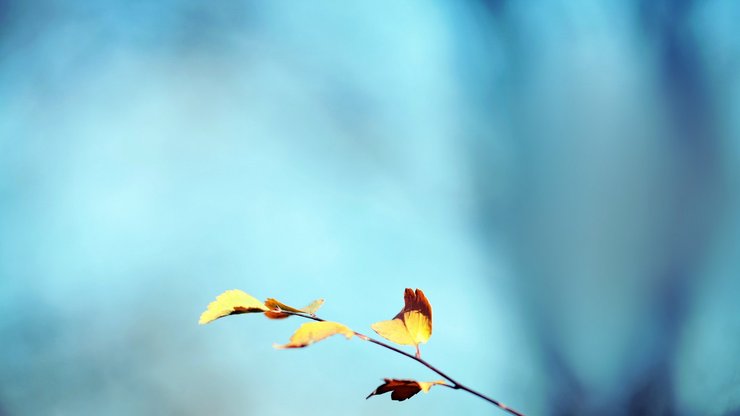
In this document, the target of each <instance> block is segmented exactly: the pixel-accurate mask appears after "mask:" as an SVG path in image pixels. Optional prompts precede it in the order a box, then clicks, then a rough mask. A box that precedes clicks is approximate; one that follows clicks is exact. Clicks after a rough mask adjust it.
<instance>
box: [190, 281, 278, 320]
mask: <svg viewBox="0 0 740 416" xmlns="http://www.w3.org/2000/svg"><path fill="white" fill-rule="evenodd" d="M267 310H268V309H267V307H266V306H265V304H264V303H262V302H260V301H259V300H257V299H256V298H254V297H253V296H251V295H249V294H247V293H244V292H242V291H241V290H237V289H234V290H227V291H226V292H224V293H222V294H220V295H218V297H217V298H216V300H215V301H213V302H211V303H210V304H209V305H208V308H207V309H206V310H205V312H203V313H202V314H201V315H200V320H198V323H199V324H201V325H204V324H207V323H209V322H213V321H215V320H216V319H218V318H223V317H224V316H229V315H236V314H240V313H258V312H265V311H267Z"/></svg>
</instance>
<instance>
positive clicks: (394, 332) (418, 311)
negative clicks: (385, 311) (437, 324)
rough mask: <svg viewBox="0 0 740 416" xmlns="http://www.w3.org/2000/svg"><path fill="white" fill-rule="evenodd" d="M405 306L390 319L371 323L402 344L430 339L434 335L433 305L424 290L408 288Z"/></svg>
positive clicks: (390, 338) (376, 329)
mask: <svg viewBox="0 0 740 416" xmlns="http://www.w3.org/2000/svg"><path fill="white" fill-rule="evenodd" d="M403 300H404V307H403V309H401V312H399V313H398V314H397V315H396V316H395V317H394V318H393V319H391V320H390V321H381V322H376V323H374V324H372V325H371V327H372V328H373V330H374V331H375V332H377V333H378V335H380V336H381V337H383V338H385V339H387V340H389V341H392V342H395V343H396V344H401V345H414V346H416V347H417V355H418V347H419V344H420V343H425V342H427V341H429V337H431V336H432V305H430V304H429V300H427V298H426V296H425V295H424V292H422V291H421V289H416V291H415V292H414V291H413V290H411V289H406V290H405V291H404V295H403Z"/></svg>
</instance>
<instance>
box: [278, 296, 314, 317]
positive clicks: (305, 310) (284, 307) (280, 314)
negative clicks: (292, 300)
mask: <svg viewBox="0 0 740 416" xmlns="http://www.w3.org/2000/svg"><path fill="white" fill-rule="evenodd" d="M323 304H324V299H317V300H315V301H313V302H311V304H309V305H308V306H306V307H305V308H303V309H296V308H294V307H292V306H288V305H286V304H284V303H282V302H280V301H278V300H276V299H273V298H268V299H267V300H266V301H265V306H267V308H268V309H269V311H267V312H265V316H266V317H268V318H270V319H283V318H287V317H289V316H290V314H287V313H283V312H281V311H288V312H294V313H307V314H309V315H314V313H315V312H316V311H317V310H318V309H319V308H320V307H321V305H323Z"/></svg>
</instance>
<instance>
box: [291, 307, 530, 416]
mask: <svg viewBox="0 0 740 416" xmlns="http://www.w3.org/2000/svg"><path fill="white" fill-rule="evenodd" d="M279 312H281V313H284V314H287V315H294V316H300V317H301V318H306V319H312V320H314V321H319V322H326V320H325V319H321V318H319V317H318V316H316V315H310V314H305V313H298V312H288V311H284V310H280V311H279ZM352 332H354V333H355V336H356V337H357V338H360V339H362V340H363V341H369V342H372V343H373V344H377V345H380V346H381V347H383V348H387V349H389V350H391V351H393V352H396V353H398V354H401V355H404V356H406V357H408V358H411V359H412V360H414V361H416V362H418V363H420V364H421V365H423V366H425V367H426V368H428V369H430V370H432V371H434V372H435V373H437V374H439V375H440V376H442V377H443V378H445V379H446V380H447V381H449V382H450V383H452V384H451V385H450V384H442V385H443V386H447V387H449V388H451V389H453V390H465V391H467V392H468V393H470V394H472V395H475V396H478V397H479V398H481V399H483V400H485V401H487V402H489V403H492V404H494V405H496V406H498V407H499V408H500V409H501V410H504V411H506V412H509V413H511V414H512V415H515V416H525V415H524V414H523V413H520V412H518V411H516V410H514V409H512V408H510V407H509V406H507V405H505V404H503V403H501V402H499V401H498V400H494V399H492V398H490V397H488V396H486V395H485V394H483V393H480V392H477V391H475V390H473V389H471V388H470V387H468V386H466V385H464V384H462V383H460V382H459V381H457V380H455V379H453V378H452V377H450V376H448V375H447V374H445V373H443V372H442V371H441V370H439V369H437V368H436V367H434V366H433V365H431V364H429V363H428V362H427V361H426V360H424V359H422V358H421V357H420V356H416V355H413V354H409V353H407V352H406V351H403V350H401V349H398V348H396V347H394V346H393V345H390V344H386V343H385V342H383V341H380V340H377V339H375V338H371V337H369V336H367V335H364V334H361V333H359V332H357V331H354V330H353V331H352Z"/></svg>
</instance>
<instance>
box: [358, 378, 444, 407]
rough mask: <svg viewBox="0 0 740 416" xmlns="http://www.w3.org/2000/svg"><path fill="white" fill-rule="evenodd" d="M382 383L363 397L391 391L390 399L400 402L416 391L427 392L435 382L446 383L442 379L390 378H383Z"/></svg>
mask: <svg viewBox="0 0 740 416" xmlns="http://www.w3.org/2000/svg"><path fill="white" fill-rule="evenodd" d="M383 381H384V383H383V384H381V385H380V386H378V388H376V389H375V390H374V391H373V392H372V393H370V394H369V395H368V396H367V397H366V398H365V399H369V398H371V397H373V396H377V395H379V394H384V393H388V392H391V399H392V400H397V401H399V402H402V401H404V400H406V399H408V398H409V397H413V396H414V395H415V394H416V393H418V392H420V391H423V392H424V393H428V392H429V389H431V388H432V386H434V385H437V384H446V383H445V381H444V380H438V381H416V380H399V379H392V378H385V379H383Z"/></svg>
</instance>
